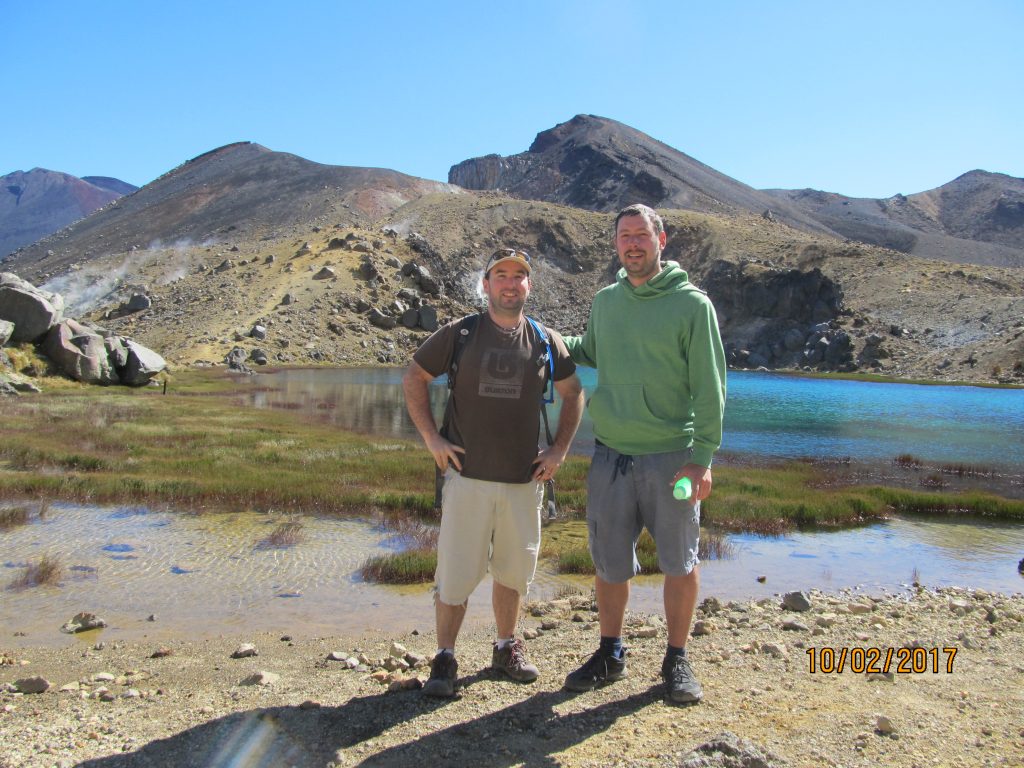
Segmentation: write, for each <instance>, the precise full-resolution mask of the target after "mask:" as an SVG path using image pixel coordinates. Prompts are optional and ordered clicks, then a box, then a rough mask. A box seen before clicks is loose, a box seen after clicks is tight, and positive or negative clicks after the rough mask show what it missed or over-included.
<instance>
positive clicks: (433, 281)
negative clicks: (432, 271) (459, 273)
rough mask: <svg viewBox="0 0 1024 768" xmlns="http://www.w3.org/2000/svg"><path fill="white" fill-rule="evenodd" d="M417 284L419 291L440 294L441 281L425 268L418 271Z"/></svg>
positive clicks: (433, 294)
mask: <svg viewBox="0 0 1024 768" xmlns="http://www.w3.org/2000/svg"><path fill="white" fill-rule="evenodd" d="M419 286H420V290H421V291H423V292H424V293H429V294H430V295H431V296H440V295H441V293H442V292H443V287H442V285H441V281H440V280H438V279H437V278H436V277H431V276H430V275H429V274H427V273H426V271H425V270H423V271H421V273H420V278H419Z"/></svg>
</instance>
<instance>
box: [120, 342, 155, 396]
mask: <svg viewBox="0 0 1024 768" xmlns="http://www.w3.org/2000/svg"><path fill="white" fill-rule="evenodd" d="M124 344H125V346H126V347H127V348H128V362H127V364H126V365H125V366H124V368H123V369H121V370H119V371H118V374H119V375H120V376H121V383H122V384H127V385H128V386H130V387H142V386H145V385H146V384H148V383H149V380H150V379H152V378H153V377H154V376H156V375H157V374H158V373H160V372H161V371H163V370H164V369H165V368H166V367H167V362H166V361H165V360H164V359H163V358H162V357H161V356H160V355H158V354H157V353H156V352H154V351H153V350H151V349H149V348H147V347H144V346H142V345H141V344H139V343H138V342H135V341H132V340H131V339H125V340H124Z"/></svg>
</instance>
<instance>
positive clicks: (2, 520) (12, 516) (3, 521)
mask: <svg viewBox="0 0 1024 768" xmlns="http://www.w3.org/2000/svg"><path fill="white" fill-rule="evenodd" d="M28 521H29V509H28V507H7V508H5V509H0V531H6V530H8V529H9V528H16V527H17V526H19V525H26V524H27V523H28Z"/></svg>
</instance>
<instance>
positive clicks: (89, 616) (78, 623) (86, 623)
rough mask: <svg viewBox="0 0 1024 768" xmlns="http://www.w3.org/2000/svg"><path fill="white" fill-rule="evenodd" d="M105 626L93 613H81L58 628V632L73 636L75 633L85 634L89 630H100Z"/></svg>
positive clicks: (104, 622)
mask: <svg viewBox="0 0 1024 768" xmlns="http://www.w3.org/2000/svg"><path fill="white" fill-rule="evenodd" d="M105 626H107V622H106V621H104V620H103V619H101V618H100V617H99V616H97V615H96V614H95V613H88V612H85V611H83V612H82V613H76V614H75V615H74V617H73V618H71V620H69V621H68V622H67V623H66V624H65V625H64V626H63V627H61V628H60V631H61V632H64V633H65V634H68V635H73V634H75V633H77V632H87V631H88V630H90V629H101V628H102V627H105Z"/></svg>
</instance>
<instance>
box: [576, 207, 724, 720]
mask: <svg viewBox="0 0 1024 768" xmlns="http://www.w3.org/2000/svg"><path fill="white" fill-rule="evenodd" d="M614 235H615V249H616V251H617V253H618V256H619V263H620V264H621V265H622V268H621V269H620V270H619V272H618V275H617V278H616V282H615V283H614V284H612V285H610V286H608V287H606V288H603V289H602V290H600V291H598V293H597V295H596V296H595V297H594V302H593V305H592V306H591V310H590V320H589V321H588V323H587V330H586V333H585V334H584V335H583V336H567V337H566V338H565V343H566V346H567V347H568V348H569V352H570V354H571V355H572V359H573V360H574V361H575V362H576V363H577V364H578V365H585V366H589V367H592V368H596V369H597V377H598V378H597V390H596V391H595V392H594V394H593V396H592V397H591V399H590V401H589V404H588V409H589V411H590V418H591V420H592V421H593V423H594V435H595V437H596V438H597V440H596V446H595V449H594V458H593V461H592V462H591V465H590V473H589V475H588V478H587V524H588V527H589V529H590V554H591V556H592V557H593V560H594V566H595V568H596V572H597V575H596V577H595V583H596V591H597V605H598V612H599V613H598V618H599V621H600V627H601V644H600V647H599V648H598V649H597V651H596V652H595V653H594V654H593V655H592V656H591V657H590V659H589V660H588V661H587V662H586V663H585V664H583V666H581V667H580V668H579V669H577V670H575V671H574V672H572V673H570V674H569V676H568V677H567V678H566V679H565V687H566V688H568V689H569V690H572V691H589V690H592V689H593V688H595V687H596V686H598V685H602V684H604V683H609V682H612V681H614V680H619V679H621V678H623V677H625V676H626V674H627V672H626V649H625V648H624V647H623V645H622V623H623V617H624V616H625V612H626V604H627V603H628V601H629V580H630V579H631V578H632V577H633V576H635V575H636V574H637V573H639V571H640V566H639V563H638V562H637V559H636V544H637V539H638V538H639V536H640V533H641V530H642V529H643V528H645V527H646V528H647V530H648V531H649V532H650V534H651V536H652V537H653V538H654V541H655V544H656V545H657V549H658V565H659V567H660V568H661V571H662V573H664V574H665V582H664V592H665V594H664V600H665V619H666V623H667V624H668V649H667V651H666V653H665V660H664V662H663V663H662V667H661V674H662V678H663V679H664V680H665V684H666V693H667V695H668V697H669V699H670V700H672V701H675V702H679V703H690V702H696V701H699V700H700V699H701V697H702V696H703V691H702V689H701V685H700V683H699V682H698V681H697V678H696V677H695V676H694V673H693V669H692V668H691V666H690V662H689V660H688V659H687V657H686V640H687V637H688V636H689V634H690V624H691V622H692V621H693V612H694V608H695V607H696V604H697V592H698V588H699V579H698V575H697V563H698V559H697V542H698V537H699V534H700V500H701V499H705V498H707V496H708V494H710V493H711V457H712V455H713V454H714V452H715V451H716V450H717V449H718V447H719V445H720V444H721V442H722V416H723V412H724V407H725V371H726V364H725V354H724V351H723V349H722V339H721V336H720V335H719V331H718V320H717V318H716V316H715V310H714V307H713V306H712V305H711V301H710V300H709V299H708V297H707V295H706V294H705V293H704V292H703V291H701V290H700V289H698V288H697V287H696V286H695V285H693V283H691V282H690V281H689V279H688V277H687V274H686V272H685V271H683V270H682V269H680V267H679V265H678V264H677V263H675V262H674V261H665V262H663V261H662V260H661V254H662V249H663V248H664V247H665V242H666V235H665V225H664V223H663V222H662V220H661V218H660V217H659V216H658V214H657V213H656V212H655V211H653V210H652V209H651V208H648V207H647V206H646V205H631V206H629V207H627V208H624V209H622V210H621V211H619V213H618V215H617V216H616V217H615V224H614ZM683 477H686V478H689V480H690V484H691V487H692V493H691V495H690V497H689V498H688V499H685V500H677V499H675V498H673V485H674V484H675V483H676V481H678V480H680V479H681V478H683Z"/></svg>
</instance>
